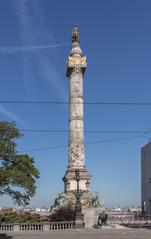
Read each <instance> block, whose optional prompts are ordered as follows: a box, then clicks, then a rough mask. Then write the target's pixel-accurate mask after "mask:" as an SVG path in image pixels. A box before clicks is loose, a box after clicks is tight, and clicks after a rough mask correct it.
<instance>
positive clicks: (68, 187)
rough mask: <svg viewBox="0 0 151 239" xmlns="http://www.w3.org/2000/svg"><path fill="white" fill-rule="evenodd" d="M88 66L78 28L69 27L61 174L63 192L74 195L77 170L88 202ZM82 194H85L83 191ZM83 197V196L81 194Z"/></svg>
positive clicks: (89, 177)
mask: <svg viewBox="0 0 151 239" xmlns="http://www.w3.org/2000/svg"><path fill="white" fill-rule="evenodd" d="M86 67H87V62H86V57H85V56H84V55H83V53H82V50H81V48H80V40H79V31H78V28H77V27H76V26H74V27H73V29H72V47H71V51H70V54H69V57H68V60H67V77H68V78H69V103H70V106H69V107H70V108H69V141H68V143H69V148H68V169H67V172H66V175H65V176H64V179H63V180H64V183H65V193H66V194H67V196H68V197H69V198H74V193H73V192H74V191H76V187H77V184H76V180H75V170H76V169H79V170H80V182H79V187H80V189H81V190H82V191H83V193H85V195H87V196H86V197H85V199H83V201H85V202H86V199H88V200H89V201H90V188H89V184H90V179H91V175H90V174H89V173H88V172H87V170H86V169H85V153H84V119H83V77H84V72H85V69H86ZM83 195H84V194H83ZM83 198H84V197H83Z"/></svg>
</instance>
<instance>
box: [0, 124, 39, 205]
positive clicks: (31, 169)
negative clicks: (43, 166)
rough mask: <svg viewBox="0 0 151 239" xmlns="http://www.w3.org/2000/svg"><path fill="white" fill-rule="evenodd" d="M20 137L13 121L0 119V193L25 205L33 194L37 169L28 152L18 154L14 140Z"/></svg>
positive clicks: (37, 174)
mask: <svg viewBox="0 0 151 239" xmlns="http://www.w3.org/2000/svg"><path fill="white" fill-rule="evenodd" d="M20 137H22V134H21V132H20V131H19V130H18V129H17V128H16V126H15V123H14V122H11V123H9V122H6V121H0V195H4V194H6V195H8V196H10V197H11V198H12V199H13V200H14V201H15V202H16V203H17V204H19V205H20V204H24V205H27V204H28V202H29V200H30V197H32V196H34V194H35V190H36V186H35V180H36V178H38V177H39V171H38V169H37V168H36V167H35V166H34V159H33V158H32V157H30V156H29V155H28V154H18V152H17V150H16V146H17V144H16V140H17V139H19V138H20Z"/></svg>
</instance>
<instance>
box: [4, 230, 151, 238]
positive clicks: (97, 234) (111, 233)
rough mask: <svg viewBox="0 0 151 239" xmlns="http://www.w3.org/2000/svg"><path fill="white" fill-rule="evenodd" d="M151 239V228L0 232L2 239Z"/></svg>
mask: <svg viewBox="0 0 151 239" xmlns="http://www.w3.org/2000/svg"><path fill="white" fill-rule="evenodd" d="M38 238H39V239H151V230H149V229H104V230H99V229H96V230H94V229H93V230H86V229H85V230H78V231H74V230H73V231H54V232H50V233H42V232H38V233H37V232H35V233H24V234H23V233H16V234H9V233H8V234H5V233H3V234H2V233H1V234H0V239H38Z"/></svg>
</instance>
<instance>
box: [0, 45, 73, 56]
mask: <svg viewBox="0 0 151 239" xmlns="http://www.w3.org/2000/svg"><path fill="white" fill-rule="evenodd" d="M65 46H69V43H65V44H54V45H39V46H25V47H2V46H0V53H1V54H13V53H20V52H28V51H35V50H41V49H48V48H57V47H65Z"/></svg>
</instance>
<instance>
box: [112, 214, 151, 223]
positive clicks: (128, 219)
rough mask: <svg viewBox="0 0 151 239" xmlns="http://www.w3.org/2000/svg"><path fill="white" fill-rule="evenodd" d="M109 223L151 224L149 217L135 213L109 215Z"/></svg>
mask: <svg viewBox="0 0 151 239" xmlns="http://www.w3.org/2000/svg"><path fill="white" fill-rule="evenodd" d="M108 223H109V224H146V223H148V224H151V217H147V216H146V217H143V216H136V215H109V217H108Z"/></svg>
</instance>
